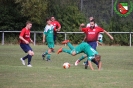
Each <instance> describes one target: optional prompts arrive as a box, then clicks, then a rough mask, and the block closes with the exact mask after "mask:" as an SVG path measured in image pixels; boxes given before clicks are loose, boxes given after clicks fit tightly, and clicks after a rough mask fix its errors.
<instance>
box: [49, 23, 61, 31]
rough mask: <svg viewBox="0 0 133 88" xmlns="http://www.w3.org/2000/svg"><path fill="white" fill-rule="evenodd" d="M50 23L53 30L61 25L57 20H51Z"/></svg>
mask: <svg viewBox="0 0 133 88" xmlns="http://www.w3.org/2000/svg"><path fill="white" fill-rule="evenodd" d="M51 24H52V25H53V26H54V31H55V30H56V29H57V28H59V27H60V26H61V25H60V23H59V22H58V21H51Z"/></svg>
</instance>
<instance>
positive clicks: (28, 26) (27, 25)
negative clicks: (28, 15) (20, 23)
mask: <svg viewBox="0 0 133 88" xmlns="http://www.w3.org/2000/svg"><path fill="white" fill-rule="evenodd" d="M31 27H32V22H31V21H27V22H26V28H27V29H31Z"/></svg>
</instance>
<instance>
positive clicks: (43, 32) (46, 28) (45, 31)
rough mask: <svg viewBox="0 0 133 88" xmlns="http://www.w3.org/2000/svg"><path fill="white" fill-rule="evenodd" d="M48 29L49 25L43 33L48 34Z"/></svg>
mask: <svg viewBox="0 0 133 88" xmlns="http://www.w3.org/2000/svg"><path fill="white" fill-rule="evenodd" d="M47 31H48V27H47V26H46V27H45V28H44V32H43V34H44V35H46V34H47Z"/></svg>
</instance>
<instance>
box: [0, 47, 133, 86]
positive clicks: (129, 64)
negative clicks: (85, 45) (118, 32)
mask: <svg viewBox="0 0 133 88" xmlns="http://www.w3.org/2000/svg"><path fill="white" fill-rule="evenodd" d="M59 47H60V46H55V50H56V51H57V50H58V48H59ZM32 48H33V50H34V52H35V56H34V57H33V59H32V65H33V67H32V68H28V67H26V66H23V65H22V64H21V61H20V58H21V57H22V56H24V55H26V54H25V53H24V52H23V51H22V50H21V48H20V47H19V45H4V46H2V45H1V46H0V88H133V87H132V85H133V48H132V47H129V46H99V47H98V48H97V50H98V51H99V54H101V56H102V63H103V65H102V70H101V71H98V70H97V68H96V66H95V65H94V64H93V66H94V68H95V70H94V71H91V70H90V69H89V68H88V69H84V66H83V65H82V64H83V61H82V62H80V63H79V65H78V66H74V62H75V61H76V60H77V59H78V58H79V57H80V56H81V55H82V54H80V55H77V56H75V57H73V56H71V55H68V54H65V53H61V54H59V55H57V54H56V53H52V56H51V61H50V62H47V61H44V60H42V57H41V54H42V52H43V51H45V50H47V46H45V45H36V46H32ZM66 48H67V47H66ZM85 60H86V59H85ZM85 60H84V61H85ZM26 62H27V60H26ZM64 62H69V63H70V64H71V67H70V68H69V69H63V67H62V65H63V63H64Z"/></svg>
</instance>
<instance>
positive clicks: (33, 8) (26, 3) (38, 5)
mask: <svg viewBox="0 0 133 88" xmlns="http://www.w3.org/2000/svg"><path fill="white" fill-rule="evenodd" d="M47 1H48V0H16V2H15V3H17V4H18V7H19V8H20V7H21V9H20V12H21V14H22V15H23V16H24V17H27V18H28V19H27V20H30V21H32V22H33V23H34V24H35V25H36V26H37V27H38V28H37V27H36V26H35V27H33V30H36V29H40V28H41V29H42V28H43V26H44V20H45V17H46V14H47V12H46V9H47V4H48V2H47ZM39 26H41V27H39Z"/></svg>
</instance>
